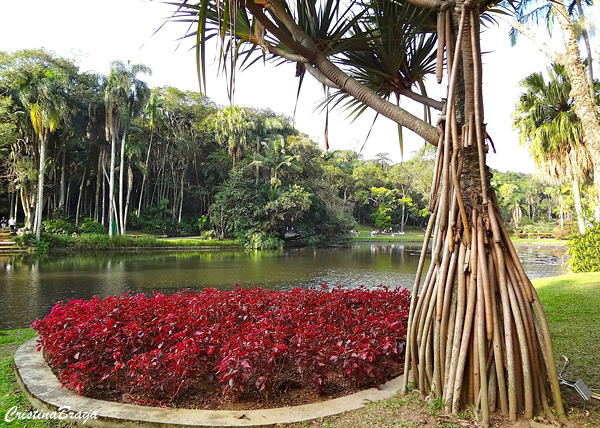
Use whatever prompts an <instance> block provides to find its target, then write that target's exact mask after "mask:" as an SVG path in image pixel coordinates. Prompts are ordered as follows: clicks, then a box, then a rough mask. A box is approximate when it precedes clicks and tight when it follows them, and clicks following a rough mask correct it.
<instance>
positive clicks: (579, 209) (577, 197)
mask: <svg viewBox="0 0 600 428" xmlns="http://www.w3.org/2000/svg"><path fill="white" fill-rule="evenodd" d="M573 200H574V201H575V212H576V213H577V224H578V225H579V233H581V234H582V235H583V234H584V233H585V229H586V228H585V218H584V217H583V206H582V205H581V189H580V184H579V179H577V178H576V179H575V180H573Z"/></svg>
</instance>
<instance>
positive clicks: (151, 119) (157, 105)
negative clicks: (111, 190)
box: [137, 94, 164, 215]
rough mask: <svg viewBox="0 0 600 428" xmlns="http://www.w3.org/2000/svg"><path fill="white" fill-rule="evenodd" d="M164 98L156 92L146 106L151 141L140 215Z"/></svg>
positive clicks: (147, 155) (145, 112) (143, 179)
mask: <svg viewBox="0 0 600 428" xmlns="http://www.w3.org/2000/svg"><path fill="white" fill-rule="evenodd" d="M163 106H164V99H163V98H162V97H159V96H157V95H156V94H152V95H150V99H149V100H148V103H147V104H146V106H145V108H144V115H145V116H146V117H147V120H148V127H149V128H150V142H149V143H148V153H147V154H146V161H145V162H144V166H143V167H142V174H143V175H142V187H141V189H140V200H139V202H138V210H137V212H138V215H139V214H140V211H141V210H142V201H143V199H144V187H145V185H146V177H147V176H148V162H149V161H150V152H151V150H152V137H153V136H154V131H155V130H156V127H157V126H158V123H159V121H160V120H161V119H162V117H163V116H164V110H163Z"/></svg>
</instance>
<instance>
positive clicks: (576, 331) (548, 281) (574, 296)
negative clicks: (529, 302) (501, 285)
mask: <svg viewBox="0 0 600 428" xmlns="http://www.w3.org/2000/svg"><path fill="white" fill-rule="evenodd" d="M533 284H534V285H535V288H536V290H537V292H538V294H539V296H540V301H541V302H542V304H543V305H544V308H545V310H546V315H547V317H548V323H549V324H550V330H551V333H552V339H553V342H554V352H555V354H556V360H557V364H559V369H560V367H562V358H561V355H562V354H564V355H566V356H567V357H569V360H571V364H570V366H569V369H568V370H567V371H566V373H565V378H567V379H572V380H577V379H583V381H584V382H585V383H586V384H587V385H588V386H589V387H590V388H592V389H595V390H596V391H598V390H599V389H600V273H578V274H567V275H562V276H557V277H554V278H545V279H536V280H534V281H533Z"/></svg>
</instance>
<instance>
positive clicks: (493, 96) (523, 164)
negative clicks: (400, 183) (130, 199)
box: [0, 0, 549, 173]
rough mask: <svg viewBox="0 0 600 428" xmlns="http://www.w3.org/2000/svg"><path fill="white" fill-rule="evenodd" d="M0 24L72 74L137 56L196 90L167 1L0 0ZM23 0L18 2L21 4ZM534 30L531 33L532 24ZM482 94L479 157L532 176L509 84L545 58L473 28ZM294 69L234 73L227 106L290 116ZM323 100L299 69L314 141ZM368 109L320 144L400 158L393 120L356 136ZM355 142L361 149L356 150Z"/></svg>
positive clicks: (174, 82) (4, 34) (332, 122)
mask: <svg viewBox="0 0 600 428" xmlns="http://www.w3.org/2000/svg"><path fill="white" fill-rule="evenodd" d="M0 4H1V9H0V10H2V15H3V17H4V19H3V25H1V26H0V50H5V51H14V50H18V49H33V48H44V49H46V50H50V51H54V52H56V53H57V54H59V55H61V56H64V57H67V58H72V59H74V60H75V61H76V63H77V64H79V66H80V71H95V72H99V73H103V74H108V72H109V70H110V62H111V61H113V60H115V59H118V60H122V61H128V60H129V61H131V62H132V63H143V64H146V65H148V66H150V67H151V68H152V70H153V74H152V76H144V80H146V81H147V82H148V84H149V85H150V86H151V87H158V86H166V85H169V86H175V87H177V88H179V89H181V90H191V91H198V90H199V86H198V78H197V74H196V65H195V53H194V51H193V43H192V41H191V40H190V39H185V40H183V41H182V40H180V38H181V36H182V35H183V34H185V31H186V29H187V24H184V23H175V22H171V23H167V24H166V25H165V26H164V27H163V28H162V29H161V30H160V31H159V32H158V33H156V34H154V33H155V31H156V30H157V29H158V28H159V27H160V26H161V24H162V23H163V22H164V19H165V18H167V17H169V16H170V14H171V13H172V11H173V7H172V6H170V5H167V4H163V3H160V2H158V1H146V0H103V1H101V2H98V1H93V2H92V1H91V0H54V1H47V0H29V1H28V2H26V3H21V2H12V1H8V0H0ZM25 5H26V7H25ZM540 31H541V30H540ZM482 51H483V52H484V57H483V66H484V70H483V85H484V87H483V92H484V103H485V122H486V123H487V124H488V125H487V130H488V134H490V136H491V137H492V139H493V141H494V144H495V147H496V150H497V153H495V154H494V153H490V155H489V156H488V164H489V165H490V166H491V167H492V168H495V169H497V170H499V171H502V172H504V171H515V172H526V173H533V172H534V171H535V168H534V165H533V161H532V160H531V158H530V156H529V154H528V152H527V150H526V149H525V148H523V147H520V146H519V145H518V134H517V133H516V132H515V131H514V130H512V125H511V122H512V120H511V115H512V112H513V110H514V107H515V104H516V101H517V98H518V96H519V94H520V93H521V92H522V88H520V87H519V82H520V81H521V80H522V79H523V78H524V77H525V76H527V75H528V74H530V73H533V72H536V71H542V70H543V69H545V68H546V67H547V65H549V61H548V59H547V58H546V57H545V56H544V55H543V54H541V53H540V52H539V51H538V50H537V48H535V46H533V44H532V43H531V42H529V40H527V39H526V38H524V37H522V38H520V39H519V42H518V44H517V46H516V47H514V48H513V47H510V45H509V42H508V30H507V27H506V26H505V25H501V26H500V27H497V26H495V27H493V28H491V29H488V30H485V31H484V32H483V34H482ZM294 76H295V66H294V65H291V64H287V65H283V66H279V67H274V66H273V65H272V64H266V65H263V64H257V65H255V66H253V67H252V68H250V69H248V70H245V71H241V72H238V73H237V74H236V89H235V98H234V100H235V103H236V104H238V105H241V106H247V107H260V108H270V109H272V110H273V111H275V112H276V113H278V114H285V115H287V116H290V117H291V116H292V115H293V113H294V107H295V104H296V93H297V90H298V86H297V85H298V81H297V79H296V78H295V77H294ZM207 78H208V85H207V86H208V88H207V91H206V92H207V93H206V94H207V95H208V96H209V97H210V98H211V99H212V100H213V101H214V102H216V103H218V104H220V105H227V104H229V99H228V97H227V90H226V84H225V79H224V76H223V75H222V74H220V75H219V73H218V67H217V64H216V61H215V62H214V64H213V65H212V66H211V67H210V68H209V70H208V74H207ZM434 80H435V77H434V76H432V77H431V82H430V83H429V87H430V89H428V90H429V91H430V92H429V93H430V94H437V96H438V97H441V96H443V94H444V92H445V89H446V88H445V84H442V85H437V84H435V83H434ZM322 97H323V90H322V88H321V86H320V85H319V84H318V83H316V81H314V79H312V78H311V77H310V76H308V74H307V76H306V78H305V79H304V83H303V88H302V92H301V94H300V99H299V101H298V107H297V110H296V115H295V126H296V128H297V129H299V130H300V131H301V132H304V133H306V134H307V135H309V136H310V137H311V138H312V139H313V140H314V141H315V142H317V143H318V144H319V145H320V146H321V147H323V145H324V143H323V140H324V138H323V132H324V123H325V114H324V112H322V111H321V110H319V109H317V105H318V102H319V101H320V99H322ZM401 105H402V107H404V108H406V109H407V110H409V111H412V112H413V113H414V114H416V115H419V116H420V115H422V107H421V106H417V105H415V103H412V104H411V102H410V100H408V101H406V102H405V101H402V104H401ZM374 117H375V114H374V113H373V112H370V113H368V114H365V115H363V117H360V118H359V119H357V120H356V121H354V122H352V121H351V120H350V119H348V118H347V117H346V114H345V113H344V112H334V113H332V114H331V113H330V119H329V145H330V150H336V149H352V150H356V151H359V150H361V148H362V152H361V153H362V154H363V156H364V158H365V159H369V158H373V157H375V155H376V154H377V153H388V154H389V158H390V159H392V161H394V162H400V161H401V160H402V156H401V154H400V148H399V144H398V134H397V127H396V125H395V123H394V122H392V121H390V120H388V119H387V118H383V117H380V118H379V119H377V121H376V123H375V126H374V128H373V131H372V132H371V135H370V137H369V139H368V141H366V143H365V138H366V136H367V134H368V132H369V129H370V127H371V124H372V122H373V119H374ZM404 136H405V138H404V140H405V141H404V159H406V158H409V157H410V154H411V153H412V152H414V151H417V150H419V149H420V148H421V147H422V146H423V144H424V143H423V140H422V139H420V138H419V137H418V136H416V135H415V134H413V133H412V132H411V131H408V130H405V131H404ZM363 144H364V148H363Z"/></svg>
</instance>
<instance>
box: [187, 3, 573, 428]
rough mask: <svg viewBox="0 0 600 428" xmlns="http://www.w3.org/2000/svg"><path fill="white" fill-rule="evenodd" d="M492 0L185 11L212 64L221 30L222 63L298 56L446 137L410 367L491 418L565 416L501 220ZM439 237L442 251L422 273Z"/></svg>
mask: <svg viewBox="0 0 600 428" xmlns="http://www.w3.org/2000/svg"><path fill="white" fill-rule="evenodd" d="M492 6H494V1H488V0H483V1H479V2H478V1H474V0H458V1H457V2H453V3H450V2H446V1H443V0H408V1H404V0H397V1H394V0H375V1H372V2H368V3H356V2H348V3H345V2H342V1H341V0H322V1H317V0H307V1H305V0H297V1H296V2H292V1H285V0H265V1H261V2H258V1H257V2H253V1H245V0H228V1H223V2H214V1H189V0H188V1H185V2H179V4H178V9H177V12H176V13H175V18H176V19H182V20H190V19H192V20H195V21H196V23H197V26H196V27H195V28H194V29H193V30H192V31H193V32H194V36H195V40H197V41H198V58H199V61H200V63H199V70H200V71H201V72H202V70H204V63H205V60H204V59H205V52H206V50H207V47H206V46H205V45H206V41H207V40H209V39H212V40H222V41H223V42H224V43H223V46H222V50H221V52H222V53H223V55H224V63H228V62H231V63H232V64H233V66H235V60H236V59H237V58H240V59H242V60H246V64H248V63H250V62H248V61H249V60H248V56H249V57H252V55H253V54H254V53H256V54H260V55H264V56H265V58H266V59H269V60H274V61H276V62H281V61H288V62H292V63H295V64H296V67H297V71H298V74H299V75H304V74H306V73H307V72H308V73H309V74H310V75H311V76H313V77H315V78H316V79H317V80H318V81H319V82H321V83H322V84H323V85H325V86H327V87H329V88H330V89H333V90H334V91H339V92H340V94H341V95H340V96H343V97H346V98H347V99H348V100H352V104H351V106H353V107H351V108H354V109H355V111H357V110H361V109H366V108H369V107H370V108H372V109H374V110H375V111H376V112H377V113H378V114H379V115H381V116H385V117H388V118H390V119H391V120H393V121H395V122H397V123H398V124H399V125H401V126H402V127H405V128H408V129H409V130H411V131H413V132H415V133H416V134H417V135H419V136H421V137H422V138H423V139H424V140H425V141H427V142H429V143H431V144H433V145H436V146H437V158H436V161H435V173H434V179H433V183H432V189H431V195H432V197H431V204H430V207H429V208H430V211H431V217H430V221H429V225H428V227H427V232H426V237H425V241H424V243H423V251H422V254H421V259H420V262H419V267H418V270H417V275H416V280H415V286H414V288H413V299H412V302H411V307H410V315H409V325H408V333H407V343H406V355H405V367H406V368H407V370H405V375H404V379H405V385H406V384H407V383H408V380H409V379H411V378H412V379H413V380H414V381H415V382H416V384H417V385H418V389H419V390H420V392H421V394H423V396H428V395H431V396H432V397H441V398H440V399H441V400H442V401H443V402H444V403H445V405H446V408H447V409H448V410H449V411H451V412H453V413H455V414H458V413H459V412H461V411H462V410H463V409H464V408H466V407H470V406H474V407H475V408H476V409H477V410H478V412H480V415H481V418H482V419H481V420H482V424H483V425H484V426H489V421H490V413H491V412H494V411H498V412H500V413H501V414H503V415H506V416H508V417H509V418H510V419H511V420H516V419H517V415H519V414H522V415H523V416H524V417H525V418H527V419H531V418H533V416H534V415H535V414H545V415H547V416H548V417H549V418H552V419H556V416H555V413H554V411H555V412H556V415H557V416H558V418H561V419H564V410H563V405H562V401H561V396H560V391H559V384H558V378H557V373H556V366H555V363H554V351H553V347H552V342H551V338H550V332H549V329H548V323H547V321H546V317H545V315H544V310H543V308H542V306H541V304H540V302H539V299H538V298H537V294H536V291H535V289H534V288H533V286H532V285H531V282H530V280H529V278H528V277H527V275H526V274H525V272H524V270H523V267H522V266H521V263H520V261H519V258H518V256H517V254H516V251H515V249H514V247H513V245H512V243H511V240H510V239H509V237H508V234H507V232H506V230H505V227H504V225H503V223H502V221H501V216H500V209H499V205H498V201H497V199H496V195H495V192H494V191H493V189H492V188H491V186H490V177H491V174H490V172H489V169H488V167H487V166H486V153H487V151H488V150H489V149H490V148H491V144H490V139H489V138H488V134H487V132H486V129H485V120H484V109H483V98H482V65H481V50H480V43H479V31H480V20H481V16H482V14H485V13H486V12H488V10H489V9H490V8H491V7H492ZM196 32H197V33H196ZM214 35H220V36H221V37H212V36H214ZM398 44H400V45H399V46H398ZM434 44H436V45H437V50H435V55H434V51H433V45H434ZM373 64H381V67H383V65H384V64H385V65H386V67H387V71H388V72H387V73H385V74H383V73H379V72H378V71H374V73H376V74H378V76H379V80H378V83H377V86H376V87H374V86H372V85H371V84H370V83H369V82H370V79H367V78H365V77H364V76H367V75H369V74H370V73H371V72H372V71H373V70H372V69H371V66H372V65H373ZM377 67H379V65H378V66H377ZM230 72H233V70H230ZM434 73H435V75H436V78H437V81H438V82H441V81H442V80H443V79H442V77H443V75H444V73H445V74H446V76H447V80H446V81H447V82H448V87H447V93H446V96H445V100H443V102H442V100H434V99H431V98H430V97H429V96H428V95H427V92H426V91H425V90H424V86H423V85H421V84H420V82H421V81H424V74H428V75H429V74H431V75H433V74H434ZM203 80H205V76H204V74H202V75H201V81H203ZM231 82H234V79H231ZM379 88H385V90H380V89H379ZM266 90H268V88H266ZM388 93H389V94H391V95H393V97H390V98H391V100H388V99H387V94H388ZM403 97H409V98H412V99H413V100H417V101H418V102H420V103H421V104H422V105H423V106H424V107H432V108H439V109H440V114H439V116H438V118H437V121H436V122H435V124H430V123H429V122H428V121H427V120H426V119H425V120H424V119H421V118H419V117H417V116H415V115H413V114H411V113H409V112H408V111H406V110H404V109H403V108H402V107H401V106H400V104H401V103H400V102H396V100H395V98H398V99H402V98H403ZM332 102H335V100H332ZM339 105H344V103H342V104H339ZM429 244H431V248H432V261H431V264H430V267H429V268H428V270H427V272H425V274H424V275H423V273H424V262H425V253H426V251H427V247H428V245H429ZM418 296H419V297H418ZM417 297H418V298H417ZM408 369H410V374H409V370H408ZM548 394H551V396H552V398H553V403H554V407H555V409H554V411H553V410H552V409H551V408H550V407H549V405H548Z"/></svg>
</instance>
